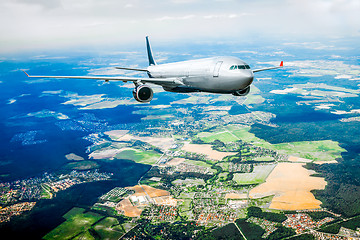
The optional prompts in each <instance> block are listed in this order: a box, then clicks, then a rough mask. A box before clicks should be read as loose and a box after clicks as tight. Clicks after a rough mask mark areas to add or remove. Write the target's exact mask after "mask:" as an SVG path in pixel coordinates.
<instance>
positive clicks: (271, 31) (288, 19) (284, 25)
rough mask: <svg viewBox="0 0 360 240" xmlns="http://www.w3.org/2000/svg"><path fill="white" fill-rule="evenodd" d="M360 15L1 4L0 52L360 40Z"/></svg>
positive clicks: (351, 10) (332, 6) (138, 1)
mask: <svg viewBox="0 0 360 240" xmlns="http://www.w3.org/2000/svg"><path fill="white" fill-rule="evenodd" d="M359 12H360V1H358V0H302V1H293V0H273V1H266V0H258V1H235V0H172V1H161V0H152V1H145V0H106V1H97V0H77V1H73V0H4V1H1V2H0V31H1V35H0V52H11V51H21V50H23V49H33V48H37V49H43V48H59V47H73V46H79V45H82V46H93V45H108V44H115V43H116V44H129V43H134V41H137V42H140V41H141V42H142V41H143V37H144V36H145V35H147V34H148V35H150V36H152V37H153V38H156V39H163V40H164V41H173V40H174V39H179V40H182V39H188V40H201V39H207V40H219V39H221V40H227V39H246V38H247V37H249V36H250V37H251V36H257V37H258V38H259V39H261V38H266V37H269V38H270V37H273V36H277V37H284V38H285V37H287V38H289V39H291V38H296V39H300V40H302V39H301V38H308V37H309V36H312V37H313V38H314V39H315V38H329V37H334V36H340V37H348V36H360V33H359V29H360V17H359ZM305 46H306V45H305ZM309 47H312V48H318V49H324V48H332V47H333V46H332V44H328V45H324V44H321V43H318V44H317V43H315V44H313V45H309Z"/></svg>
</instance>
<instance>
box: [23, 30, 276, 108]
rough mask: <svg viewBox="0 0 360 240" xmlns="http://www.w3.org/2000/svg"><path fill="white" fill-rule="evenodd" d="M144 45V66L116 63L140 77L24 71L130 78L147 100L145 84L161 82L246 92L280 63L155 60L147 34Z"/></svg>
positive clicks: (181, 89) (175, 88) (184, 88)
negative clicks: (260, 65)
mask: <svg viewBox="0 0 360 240" xmlns="http://www.w3.org/2000/svg"><path fill="white" fill-rule="evenodd" d="M146 49H147V55H148V60H149V66H148V67H147V68H126V67H116V68H117V69H122V70H132V71H140V72H146V73H147V75H148V78H141V77H122V76H120V77H112V76H111V77H110V76H108V77H107V76H35V75H29V74H28V73H26V72H25V71H24V73H25V74H26V75H27V76H28V77H30V78H73V79H96V80H104V81H106V82H108V81H122V82H125V83H126V82H133V83H134V85H135V88H134V90H133V96H134V98H135V99H136V100H137V101H138V102H142V103H146V102H150V101H151V100H152V98H153V96H154V93H153V90H152V89H151V87H149V86H148V85H147V83H150V84H156V85H160V86H162V88H163V89H164V90H165V91H168V92H178V93H190V92H210V93H223V94H233V95H234V96H246V95H247V94H248V93H249V92H250V85H251V83H252V82H253V80H254V73H255V72H260V71H265V70H270V69H277V68H281V67H283V61H281V63H280V66H278V67H270V68H262V69H256V70H252V69H250V66H249V65H248V64H247V63H245V62H244V61H242V60H240V59H239V58H237V57H231V56H224V57H210V58H203V59H197V60H188V61H182V62H174V63H166V64H157V63H156V61H155V59H154V56H153V53H152V49H151V45H150V42H149V37H148V36H146Z"/></svg>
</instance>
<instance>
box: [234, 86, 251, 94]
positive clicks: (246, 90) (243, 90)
mask: <svg viewBox="0 0 360 240" xmlns="http://www.w3.org/2000/svg"><path fill="white" fill-rule="evenodd" d="M249 92H250V86H248V87H247V88H244V89H241V90H237V91H235V92H233V95H234V96H246V95H248V94H249Z"/></svg>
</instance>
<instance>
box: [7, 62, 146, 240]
mask: <svg viewBox="0 0 360 240" xmlns="http://www.w3.org/2000/svg"><path fill="white" fill-rule="evenodd" d="M70 62H71V63H64V62H56V61H55V62H54V61H53V62H51V63H48V62H47V63H36V64H32V63H31V61H27V62H16V61H12V62H1V63H0V81H1V82H2V83H0V112H1V114H0V143H1V144H0V181H2V182H6V181H13V180H18V179H25V178H29V177H34V176H40V175H42V174H43V173H44V172H45V171H46V172H49V173H56V172H58V171H61V170H63V167H64V165H65V164H66V163H68V160H67V159H66V158H65V155H66V154H69V153H75V154H77V155H79V156H82V157H83V158H85V159H87V158H88V156H87V153H86V149H87V146H89V145H91V144H92V143H91V142H90V141H87V140H85V139H84V137H86V136H88V135H89V134H91V133H96V132H103V131H106V130H110V129H113V128H117V127H118V126H124V125H129V124H130V125H131V124H133V123H139V122H140V121H141V117H143V116H142V115H138V114H132V112H133V111H134V110H136V108H135V107H134V106H118V107H116V108H111V109H97V110H79V109H78V107H77V106H73V105H64V104H62V103H64V102H65V101H67V100H69V99H68V98H64V97H62V95H66V93H68V92H69V93H78V94H79V95H92V94H106V95H107V96H109V97H129V96H131V89H128V88H120V87H118V84H105V85H102V84H101V83H99V82H97V81H90V82H89V81H81V80H80V81H79V80H77V81H72V80H61V81H59V80H52V81H45V82H36V83H31V84H29V83H26V81H28V80H29V79H28V78H27V77H26V76H25V74H24V73H22V72H19V71H14V70H16V69H17V68H20V67H22V68H30V69H31V70H30V71H32V72H33V73H35V74H36V73H39V72H41V71H42V73H44V74H54V73H53V72H51V69H61V70H62V72H61V73H59V72H57V74H63V75H71V74H72V75H83V74H85V73H84V70H74V69H72V68H73V67H74V65H73V63H72V62H76V61H74V60H71V61H70ZM74 64H75V63H74ZM44 69H45V70H44ZM44 71H45V72H44ZM46 71H47V72H46ZM58 90H62V93H60V94H46V95H45V96H44V94H43V91H58ZM11 99H13V100H16V101H15V102H13V103H12V104H8V103H9V100H11ZM44 109H47V110H50V111H55V112H58V113H62V114H65V115H67V116H68V117H69V118H70V119H69V120H59V119H56V118H54V117H44V118H39V117H33V116H32V117H29V116H26V115H27V114H28V113H35V112H39V111H43V110H44ZM98 163H99V165H100V171H104V172H112V173H114V175H113V178H112V180H111V181H105V182H95V183H87V184H81V185H77V186H74V187H72V188H70V189H67V190H66V191H62V192H59V193H58V194H57V197H56V198H54V199H51V200H41V201H38V203H37V205H36V206H35V208H34V209H33V211H30V212H27V213H25V214H23V215H21V216H18V217H14V218H12V220H11V222H9V223H4V224H1V225H0V232H1V233H7V234H11V236H12V238H13V239H20V238H25V237H26V238H30V239H40V238H41V237H43V236H44V235H45V234H46V233H48V232H49V231H51V230H52V229H53V228H54V227H56V226H57V225H59V224H60V223H61V222H63V221H64V219H63V218H62V215H63V214H65V213H66V212H67V211H68V210H69V209H71V208H72V207H74V206H84V207H88V206H91V205H92V204H94V203H95V202H96V200H97V198H98V197H99V196H101V195H102V194H104V193H105V192H107V191H109V190H110V189H112V188H113V187H116V186H120V187H124V186H131V185H135V184H137V181H138V179H139V178H140V177H141V176H142V175H143V174H144V173H145V172H146V171H147V170H148V169H149V168H150V166H148V165H143V164H136V163H134V162H131V161H126V160H116V161H112V162H102V161H98ZM7 236H10V235H7Z"/></svg>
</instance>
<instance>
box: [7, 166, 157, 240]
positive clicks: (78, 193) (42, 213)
mask: <svg viewBox="0 0 360 240" xmlns="http://www.w3.org/2000/svg"><path fill="white" fill-rule="evenodd" d="M149 168H150V166H148V165H144V164H137V163H134V162H131V161H126V160H116V161H113V162H108V163H107V164H106V165H104V167H102V168H101V169H100V171H112V172H113V173H114V176H113V177H114V178H113V179H112V180H110V181H102V182H93V183H85V184H80V185H76V186H73V187H71V188H69V189H67V190H65V191H61V192H58V193H57V196H56V197H55V198H53V199H51V200H41V201H39V202H38V203H37V205H35V207H34V209H33V210H32V211H30V212H26V213H24V214H23V215H21V216H17V217H13V218H12V219H11V221H10V222H8V223H4V224H1V225H0V232H1V233H6V234H7V236H11V238H12V239H41V238H42V237H43V236H44V235H46V234H47V233H48V232H50V231H51V230H52V229H54V228H55V227H56V226H58V225H59V224H61V223H62V222H64V221H65V219H64V218H62V216H63V215H64V214H65V213H66V212H68V211H69V210H70V209H71V208H73V207H74V206H78V207H85V208H88V207H89V206H91V205H93V204H94V203H95V202H96V201H97V199H98V197H100V196H101V195H102V194H104V193H106V192H108V191H109V190H111V189H112V188H114V187H126V186H132V185H136V184H137V181H138V179H139V178H140V177H141V176H142V175H143V174H144V173H145V172H146V171H148V170H149Z"/></svg>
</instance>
